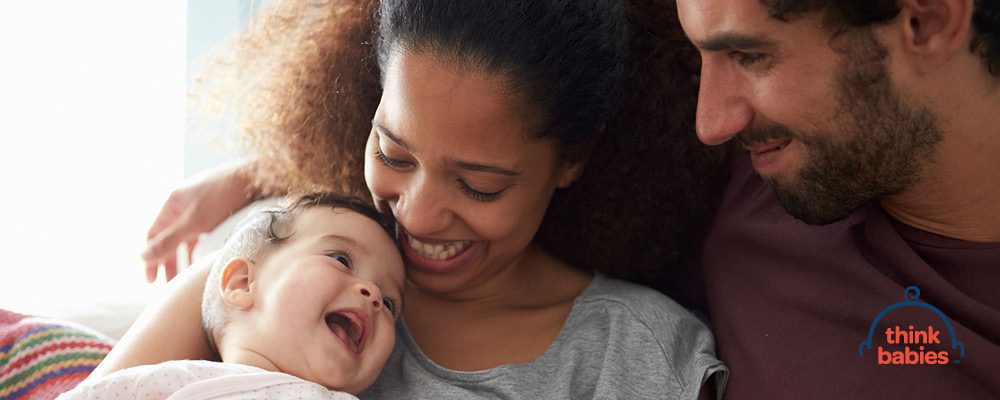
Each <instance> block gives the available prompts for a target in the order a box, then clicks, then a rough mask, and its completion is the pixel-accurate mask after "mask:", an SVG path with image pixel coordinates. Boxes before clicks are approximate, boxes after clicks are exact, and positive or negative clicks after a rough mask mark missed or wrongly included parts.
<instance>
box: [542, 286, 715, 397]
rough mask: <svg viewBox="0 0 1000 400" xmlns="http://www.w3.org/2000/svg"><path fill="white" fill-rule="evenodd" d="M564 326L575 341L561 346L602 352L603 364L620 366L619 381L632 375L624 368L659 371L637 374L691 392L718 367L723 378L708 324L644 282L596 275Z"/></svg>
mask: <svg viewBox="0 0 1000 400" xmlns="http://www.w3.org/2000/svg"><path fill="white" fill-rule="evenodd" d="M563 329H564V331H563V333H564V334H565V336H566V337H564V338H561V341H562V342H563V343H573V345H570V346H568V347H567V348H563V349H561V350H563V351H565V352H568V353H573V352H579V351H580V350H581V349H579V348H574V346H577V347H579V346H584V347H588V348H587V349H583V350H586V351H587V352H588V353H589V354H601V353H603V354H604V356H603V361H602V365H603V368H605V369H608V368H611V369H614V367H612V366H614V365H618V366H619V367H620V368H623V370H622V371H623V372H622V375H621V376H619V377H618V378H616V379H619V380H626V381H627V380H629V379H631V378H630V377H631V375H633V374H634V372H632V373H626V372H624V371H625V370H631V371H635V370H636V369H635V368H640V369H641V370H645V371H659V372H647V373H642V374H639V377H640V378H641V379H640V380H645V381H648V380H657V379H661V380H662V381H660V383H659V384H662V385H667V386H666V387H669V388H674V389H678V390H681V391H684V392H688V391H691V390H694V394H695V395H696V394H697V390H696V389H700V388H701V386H702V385H703V384H704V383H705V382H706V381H707V379H708V377H709V376H712V375H713V374H715V373H716V372H721V373H722V374H721V377H720V378H719V379H722V381H723V382H724V381H725V376H726V368H725V366H723V364H722V362H721V361H719V360H718V358H717V357H716V354H715V340H714V338H713V336H712V333H711V331H710V330H709V329H708V327H707V326H706V324H705V323H704V322H702V321H701V319H699V318H698V317H696V316H695V315H694V314H693V313H692V312H690V311H688V310H687V309H685V308H684V307H683V306H681V305H680V304H678V303H677V302H675V301H673V300H671V299H670V298H669V297H667V296H665V295H663V294H662V293H660V292H657V291H656V290H654V289H651V288H648V287H646V286H642V285H638V284H634V283H630V282H626V281H622V280H617V279H612V278H608V277H606V276H603V275H597V276H596V277H595V278H594V281H593V282H592V283H591V285H590V286H589V287H587V289H586V290H585V291H584V292H583V293H581V294H580V296H579V297H578V298H577V300H576V303H575V304H574V306H573V311H572V313H571V314H570V317H569V319H568V320H567V321H566V325H565V326H564V327H563ZM634 384H635V385H638V386H642V385H644V384H643V383H641V382H634ZM638 386H637V387H638ZM657 390H661V389H657ZM654 391H655V390H654Z"/></svg>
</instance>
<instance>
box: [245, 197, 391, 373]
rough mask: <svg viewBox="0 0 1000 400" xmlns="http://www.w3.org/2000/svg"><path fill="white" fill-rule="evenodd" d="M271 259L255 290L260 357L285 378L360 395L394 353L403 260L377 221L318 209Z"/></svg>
mask: <svg viewBox="0 0 1000 400" xmlns="http://www.w3.org/2000/svg"><path fill="white" fill-rule="evenodd" d="M292 232H293V233H292V236H291V238H290V239H288V240H287V241H286V242H285V243H281V244H279V245H278V246H279V247H278V248H277V249H276V250H275V251H274V252H273V253H271V254H270V255H269V256H267V257H266V258H265V260H263V261H264V262H263V264H264V265H262V268H259V269H258V270H259V271H260V272H259V276H258V277H256V279H255V280H254V282H255V283H253V285H255V286H257V287H256V288H255V292H256V293H257V295H256V297H255V305H254V309H253V310H252V311H251V312H252V313H253V314H254V316H253V318H254V320H255V328H256V329H258V330H259V332H261V334H260V335H257V338H259V339H257V340H255V343H254V345H253V346H254V347H256V348H255V349H254V351H256V352H259V353H261V354H262V355H264V356H265V357H267V358H268V359H270V360H271V362H272V363H274V364H275V366H276V367H277V368H278V369H280V370H281V371H282V372H285V373H288V374H291V375H295V376H298V377H300V378H303V379H307V380H310V381H313V382H317V383H320V384H322V385H324V386H326V387H328V388H331V389H336V390H343V391H347V392H351V393H358V392H359V391H361V390H363V389H365V388H367V387H368V386H370V385H371V384H372V382H374V381H375V378H376V377H377V376H378V374H379V372H380V371H381V370H382V365H383V364H385V361H386V359H388V357H389V354H390V353H391V352H392V347H393V344H394V343H395V339H396V334H395V330H394V324H395V322H396V319H397V318H398V317H399V313H400V312H401V311H402V306H403V303H402V301H401V295H402V291H403V282H404V279H405V278H404V272H403V262H402V259H401V258H400V255H399V251H398V250H397V248H396V246H395V244H394V243H393V241H392V239H390V238H389V236H388V235H387V234H386V233H385V231H383V230H382V228H381V227H379V225H378V224H377V223H375V222H374V221H372V220H371V219H369V218H367V217H365V216H363V215H361V214H358V213H356V212H353V211H349V210H346V209H342V208H338V209H331V208H330V207H325V206H318V207H311V208H308V209H305V210H303V211H301V214H299V215H298V216H296V217H295V221H294V230H293V231H292Z"/></svg>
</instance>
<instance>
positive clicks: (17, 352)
mask: <svg viewBox="0 0 1000 400" xmlns="http://www.w3.org/2000/svg"><path fill="white" fill-rule="evenodd" d="M113 343H114V341H113V340H112V339H110V338H108V337H106V336H104V335H101V334H100V333H97V332H95V331H93V330H91V329H88V328H85V327H83V326H80V325H76V324H73V323H69V322H65V321H57V320H53V319H46V318H38V317H31V316H27V315H22V314H18V313H13V312H10V311H5V310H2V309H0V400H14V399H18V400H21V399H54V398H55V397H56V396H58V395H59V394H60V393H62V392H65V391H68V390H70V389H72V388H73V387H75V386H76V385H77V384H78V383H80V381H83V379H84V378H86V377H87V375H88V374H90V372H91V371H93V370H94V368H95V367H97V364H98V363H100V362H101V360H103V359H104V356H106V355H107V354H108V352H109V351H111V345H112V344H113Z"/></svg>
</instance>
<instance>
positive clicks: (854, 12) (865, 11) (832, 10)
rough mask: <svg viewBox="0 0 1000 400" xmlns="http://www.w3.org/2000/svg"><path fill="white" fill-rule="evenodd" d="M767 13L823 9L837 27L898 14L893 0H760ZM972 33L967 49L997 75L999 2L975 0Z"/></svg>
mask: <svg viewBox="0 0 1000 400" xmlns="http://www.w3.org/2000/svg"><path fill="white" fill-rule="evenodd" d="M760 1H761V3H763V4H764V5H766V6H768V10H769V11H768V12H769V14H770V15H771V16H772V17H774V18H777V19H779V20H782V21H788V20H790V19H792V18H795V17H796V16H799V15H803V14H807V13H811V12H823V13H824V14H823V22H824V24H826V25H827V27H829V28H830V29H833V30H834V31H839V30H843V29H848V28H861V27H867V26H871V25H878V24H884V23H887V22H890V21H892V20H894V19H895V18H896V16H897V15H899V11H900V8H899V5H898V4H897V2H896V0H760ZM972 26H973V30H974V32H973V34H972V40H971V42H970V44H969V50H970V51H972V53H973V54H977V55H979V56H980V57H982V58H983V64H984V65H985V66H986V69H987V70H988V71H989V72H990V74H992V75H993V76H994V77H1000V2H998V1H996V0H976V1H975V6H974V9H973V12H972Z"/></svg>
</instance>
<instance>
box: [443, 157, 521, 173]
mask: <svg viewBox="0 0 1000 400" xmlns="http://www.w3.org/2000/svg"><path fill="white" fill-rule="evenodd" d="M451 164H452V165H454V166H455V167H456V168H461V169H465V170H469V171H476V172H489V173H493V174H499V175H503V176H518V175H521V173H520V172H518V171H514V170H511V169H507V168H503V167H498V166H496V165H487V164H477V163H470V162H466V161H457V160H455V161H452V162H451Z"/></svg>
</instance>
